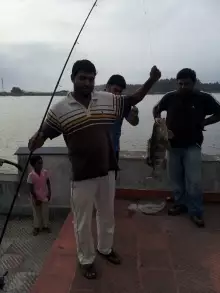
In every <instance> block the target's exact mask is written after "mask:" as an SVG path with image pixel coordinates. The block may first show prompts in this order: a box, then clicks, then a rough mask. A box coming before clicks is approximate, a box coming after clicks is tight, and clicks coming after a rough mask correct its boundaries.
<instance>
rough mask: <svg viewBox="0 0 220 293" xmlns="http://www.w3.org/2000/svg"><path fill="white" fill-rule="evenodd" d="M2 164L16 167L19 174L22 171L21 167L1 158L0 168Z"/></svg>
mask: <svg viewBox="0 0 220 293" xmlns="http://www.w3.org/2000/svg"><path fill="white" fill-rule="evenodd" d="M3 164H8V165H12V166H14V167H16V168H17V169H18V170H19V171H20V172H22V171H23V169H22V167H21V166H20V165H19V164H17V163H14V162H12V161H9V160H5V159H1V158H0V167H1V166H2V165H3Z"/></svg>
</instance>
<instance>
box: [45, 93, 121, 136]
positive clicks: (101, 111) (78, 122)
mask: <svg viewBox="0 0 220 293" xmlns="http://www.w3.org/2000/svg"><path fill="white" fill-rule="evenodd" d="M123 111H124V97H123V96H120V97H118V96H114V95H112V94H110V93H106V92H96V93H94V94H93V97H92V99H91V103H90V106H89V108H88V109H86V108H85V107H84V106H83V105H81V104H80V103H78V102H77V101H76V100H74V98H73V97H72V96H71V94H69V95H68V96H67V97H66V98H64V99H63V100H62V101H61V102H59V103H57V104H56V105H54V106H53V107H52V108H51V109H50V110H49V112H48V115H47V119H46V123H47V124H48V125H49V126H51V127H52V128H53V129H55V130H56V131H58V132H62V133H63V134H64V135H69V134H72V133H74V132H76V131H79V130H81V129H85V128H86V127H90V126H94V125H101V124H103V125H109V124H113V123H114V122H115V120H116V119H117V118H118V117H122V116H123Z"/></svg>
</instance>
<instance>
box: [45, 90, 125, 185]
mask: <svg viewBox="0 0 220 293" xmlns="http://www.w3.org/2000/svg"><path fill="white" fill-rule="evenodd" d="M129 102H130V99H129V98H128V97H125V96H120V97H118V96H115V95H113V94H111V93H108V92H94V93H93V94H92V97H91V101H90V104H89V106H88V108H86V107H85V106H83V105H82V104H81V103H79V102H78V101H76V100H75V99H74V97H73V96H72V94H71V93H69V94H68V95H67V97H65V98H64V99H62V100H61V101H60V102H58V103H56V104H55V105H53V106H52V107H51V109H50V110H49V112H48V115H47V119H46V121H45V124H44V126H43V132H44V135H45V136H46V137H48V138H50V139H53V138H55V137H57V136H59V135H60V134H63V136H64V140H65V142H66V145H67V147H68V151H69V158H70V161H71V164H72V170H73V179H74V180H75V181H81V180H86V179H91V178H96V177H101V176H105V175H107V174H108V172H109V171H111V170H117V168H118V166H117V162H116V160H115V154H114V149H113V146H112V140H111V134H110V131H111V128H112V125H113V123H114V122H115V120H116V119H118V118H120V117H123V114H124V111H125V109H127V107H130V105H129Z"/></svg>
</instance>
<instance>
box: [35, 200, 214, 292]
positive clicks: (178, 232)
mask: <svg viewBox="0 0 220 293" xmlns="http://www.w3.org/2000/svg"><path fill="white" fill-rule="evenodd" d="M129 204H130V202H129V201H123V200H117V201H116V235H115V249H116V250H117V251H118V252H119V253H120V254H121V256H122V257H123V264H122V265H121V266H117V267H115V266H113V265H110V264H108V263H106V262H105V261H104V260H102V259H99V258H98V257H97V266H98V270H99V278H98V280H90V281H89V280H86V279H85V278H83V277H81V275H80V273H79V272H78V270H77V266H76V251H75V241H74V236H73V227H72V216H71V215H69V216H68V218H67V220H66V222H65V224H64V226H63V227H62V229H61V232H60V234H59V237H58V239H57V240H56V241H55V242H54V244H53V247H52V249H51V251H50V253H49V255H48V257H47V260H46V262H45V264H44V267H43V269H42V271H41V274H40V276H39V278H38V280H37V282H36V284H35V285H34V287H33V288H32V291H31V293H49V292H50V293H51V292H53V293H70V292H71V293H83V292H84V293H110V292H111V293H125V292H126V293H139V292H143V293H177V292H178V293H219V292H220V206H219V205H216V204H215V205H207V206H206V214H205V217H206V228H205V229H199V228H197V227H195V226H194V225H193V224H192V223H191V222H190V221H189V219H188V218H187V217H186V216H181V217H168V216H167V214H166V211H163V212H161V213H160V214H157V215H154V216H146V215H143V214H139V213H129V212H128V210H127V207H128V205H129ZM94 224H95V223H94ZM94 227H95V225H94ZM94 230H95V229H94Z"/></svg>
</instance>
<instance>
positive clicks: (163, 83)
mask: <svg viewBox="0 0 220 293" xmlns="http://www.w3.org/2000/svg"><path fill="white" fill-rule="evenodd" d="M141 86H142V85H141V84H127V88H126V90H125V94H130V93H133V92H135V91H136V90H137V89H139V88H140V87H141ZM196 87H197V88H198V89H200V90H202V91H204V92H208V93H213V94H219V93H220V83H219V82H213V83H202V82H200V81H199V80H198V81H197V85H196ZM176 88H177V83H176V80H175V79H161V80H160V81H158V82H157V83H156V84H155V85H154V86H153V87H152V88H151V90H150V91H149V94H150V95H164V94H166V93H167V92H170V91H173V90H176ZM95 89H96V90H98V91H100V90H104V89H105V85H104V84H102V85H97V86H95ZM68 92H69V91H67V90H62V91H57V92H56V94H55V95H56V96H66V95H67V93H68ZM0 96H18V97H20V96H52V92H43V91H42V92H41V91H25V90H22V89H21V88H20V87H13V88H12V90H11V91H10V92H6V91H5V92H0Z"/></svg>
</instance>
